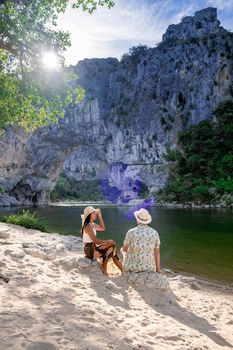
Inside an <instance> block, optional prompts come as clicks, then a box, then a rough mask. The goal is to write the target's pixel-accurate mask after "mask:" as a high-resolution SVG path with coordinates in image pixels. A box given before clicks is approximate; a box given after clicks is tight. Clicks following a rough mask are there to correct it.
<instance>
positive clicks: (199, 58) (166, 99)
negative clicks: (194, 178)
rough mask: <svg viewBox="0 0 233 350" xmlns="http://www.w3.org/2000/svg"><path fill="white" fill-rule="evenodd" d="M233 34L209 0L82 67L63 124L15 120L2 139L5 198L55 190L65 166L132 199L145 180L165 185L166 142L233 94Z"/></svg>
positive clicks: (20, 199) (35, 198)
mask: <svg viewBox="0 0 233 350" xmlns="http://www.w3.org/2000/svg"><path fill="white" fill-rule="evenodd" d="M232 67H233V35H232V34H231V33H229V32H227V31H226V30H224V29H223V28H222V27H220V23H219V21H218V20H217V11H216V9H214V8H208V9H205V10H202V11H199V12H196V14H195V16H194V17H185V18H183V20H182V22H181V23H180V24H178V25H171V26H169V27H168V29H167V31H166V33H165V34H164V36H163V40H162V42H161V43H160V44H159V45H158V46H157V47H155V48H152V49H147V48H146V47H144V46H139V47H137V48H133V49H132V50H131V52H130V54H126V55H124V56H123V58H122V60H121V61H120V62H119V61H118V60H117V59H114V58H108V59H85V60H84V61H82V62H80V63H79V64H78V65H77V66H76V67H73V69H74V70H75V72H77V74H78V75H79V81H78V82H77V83H78V84H80V83H81V84H82V85H83V87H84V88H85V90H86V96H85V99H84V100H83V101H82V102H81V103H80V104H79V105H73V106H70V108H69V109H68V110H67V111H66V116H65V118H64V119H63V120H61V121H60V122H59V124H58V125H56V126H50V127H47V128H43V129H41V130H39V131H38V132H36V133H35V134H33V135H26V134H24V133H23V132H22V131H20V130H17V131H15V130H13V129H11V130H9V131H8V132H7V133H6V135H5V137H4V138H2V139H1V140H0V147H1V149H2V150H3V151H2V152H1V154H0V167H1V168H0V186H1V187H2V188H3V189H4V191H5V193H4V194H2V195H0V205H16V204H32V203H36V204H40V203H45V202H46V201H48V199H49V193H50V191H51V190H52V189H53V187H54V185H55V183H56V180H57V177H58V175H59V173H60V172H61V171H63V172H65V174H66V176H68V177H71V178H73V179H75V180H77V181H81V180H83V179H101V180H102V183H103V192H104V194H105V195H106V197H107V198H108V199H110V200H114V201H118V202H127V201H128V200H130V199H134V198H136V197H137V196H138V193H139V192H140V191H141V188H142V187H145V186H146V187H147V188H148V190H149V193H150V194H151V193H154V192H156V191H158V190H159V189H160V188H162V187H163V186H164V184H165V182H166V179H167V176H168V172H169V165H168V164H167V163H166V161H165V160H164V153H165V152H166V149H167V147H172V148H175V147H176V146H177V135H178V132H179V131H180V130H183V129H185V128H186V127H187V126H188V125H191V124H195V123H198V122H200V121H201V120H203V119H212V118H213V110H214V109H215V107H216V106H217V105H218V104H219V102H221V101H223V100H227V99H232V96H233V74H232Z"/></svg>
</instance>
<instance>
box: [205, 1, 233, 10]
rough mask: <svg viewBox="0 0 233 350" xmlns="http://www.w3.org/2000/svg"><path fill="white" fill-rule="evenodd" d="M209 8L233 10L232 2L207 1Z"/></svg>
mask: <svg viewBox="0 0 233 350" xmlns="http://www.w3.org/2000/svg"><path fill="white" fill-rule="evenodd" d="M207 4H208V5H209V6H214V7H217V9H219V10H228V9H233V1H232V0H207Z"/></svg>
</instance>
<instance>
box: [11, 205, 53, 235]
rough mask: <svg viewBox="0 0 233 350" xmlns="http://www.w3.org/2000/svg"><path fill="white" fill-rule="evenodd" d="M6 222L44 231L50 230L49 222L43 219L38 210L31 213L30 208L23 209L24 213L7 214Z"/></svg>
mask: <svg viewBox="0 0 233 350" xmlns="http://www.w3.org/2000/svg"><path fill="white" fill-rule="evenodd" d="M5 222H7V223H8V224H14V225H20V226H23V227H26V228H31V229H34V230H39V231H42V232H46V231H48V228H47V224H46V223H44V222H42V221H41V219H40V218H39V216H38V214H37V213H36V212H34V213H30V212H29V210H26V211H25V210H23V212H22V214H11V215H9V216H5Z"/></svg>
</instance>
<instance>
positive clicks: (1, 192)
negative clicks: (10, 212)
mask: <svg viewBox="0 0 233 350" xmlns="http://www.w3.org/2000/svg"><path fill="white" fill-rule="evenodd" d="M3 193H4V188H3V187H2V186H0V194H3Z"/></svg>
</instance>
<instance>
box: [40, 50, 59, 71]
mask: <svg viewBox="0 0 233 350" xmlns="http://www.w3.org/2000/svg"><path fill="white" fill-rule="evenodd" d="M42 62H43V64H44V66H45V67H46V68H48V69H55V68H58V67H59V61H58V57H57V55H55V53H53V52H46V53H44V54H43V56H42Z"/></svg>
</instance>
